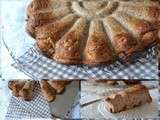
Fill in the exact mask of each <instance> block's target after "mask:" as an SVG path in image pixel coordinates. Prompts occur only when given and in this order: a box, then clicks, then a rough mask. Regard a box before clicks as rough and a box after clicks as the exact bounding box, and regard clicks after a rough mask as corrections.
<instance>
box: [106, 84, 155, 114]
mask: <svg viewBox="0 0 160 120" xmlns="http://www.w3.org/2000/svg"><path fill="white" fill-rule="evenodd" d="M151 101H152V98H151V96H150V94H149V91H148V88H146V87H145V86H144V85H141V84H138V85H134V86H132V87H129V88H127V89H125V90H123V91H120V92H118V93H116V94H112V95H110V96H108V97H107V98H106V99H105V104H106V108H107V109H108V110H109V111H110V112H111V113H117V112H121V111H125V110H127V109H131V108H134V107H137V106H141V105H143V104H145V103H150V102H151Z"/></svg>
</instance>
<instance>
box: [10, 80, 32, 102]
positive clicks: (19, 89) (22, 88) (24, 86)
mask: <svg viewBox="0 0 160 120" xmlns="http://www.w3.org/2000/svg"><path fill="white" fill-rule="evenodd" d="M8 87H9V88H10V90H12V94H13V95H14V96H15V97H21V98H22V99H23V100H25V101H31V100H32V99H33V90H34V87H35V86H34V81H31V80H15V81H9V82H8Z"/></svg>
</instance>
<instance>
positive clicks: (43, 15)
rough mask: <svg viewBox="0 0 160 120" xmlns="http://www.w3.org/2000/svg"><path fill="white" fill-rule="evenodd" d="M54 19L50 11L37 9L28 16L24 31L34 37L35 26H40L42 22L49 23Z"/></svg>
mask: <svg viewBox="0 0 160 120" xmlns="http://www.w3.org/2000/svg"><path fill="white" fill-rule="evenodd" d="M54 20H55V17H54V15H53V13H52V11H46V12H44V11H38V12H35V13H33V14H32V16H28V19H27V27H26V31H27V32H28V33H29V34H30V35H31V36H32V37H34V38H35V37H36V33H35V32H36V31H35V30H36V27H39V26H42V25H44V24H48V23H51V22H53V21H54Z"/></svg>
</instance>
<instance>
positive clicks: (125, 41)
mask: <svg viewBox="0 0 160 120" xmlns="http://www.w3.org/2000/svg"><path fill="white" fill-rule="evenodd" d="M103 23H104V26H105V29H106V31H107V33H108V36H109V37H110V40H111V41H110V43H111V45H112V47H113V48H114V50H115V52H116V54H117V55H118V56H119V58H120V59H122V60H124V61H128V60H131V59H132V56H134V55H136V54H138V53H137V52H138V50H139V49H138V48H139V44H138V43H137V41H136V40H135V39H134V38H133V37H132V35H131V34H130V33H129V32H128V31H126V30H125V28H124V27H122V26H121V24H120V23H119V22H118V21H116V20H115V19H114V18H113V17H107V18H105V19H104V20H103Z"/></svg>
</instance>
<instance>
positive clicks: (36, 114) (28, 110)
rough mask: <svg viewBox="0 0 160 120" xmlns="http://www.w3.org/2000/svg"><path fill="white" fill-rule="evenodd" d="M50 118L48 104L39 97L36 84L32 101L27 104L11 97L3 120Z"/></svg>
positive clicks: (38, 89)
mask: <svg viewBox="0 0 160 120" xmlns="http://www.w3.org/2000/svg"><path fill="white" fill-rule="evenodd" d="M51 117H52V116H51V114H50V111H49V106H48V103H47V102H46V101H45V100H44V99H43V96H42V95H41V91H40V85H39V84H38V83H36V86H35V89H34V98H33V100H32V101H30V102H27V101H23V100H21V99H20V98H17V97H14V96H12V97H11V99H10V103H9V107H8V111H7V114H6V117H5V120H17V119H33V118H45V119H49V118H51Z"/></svg>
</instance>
